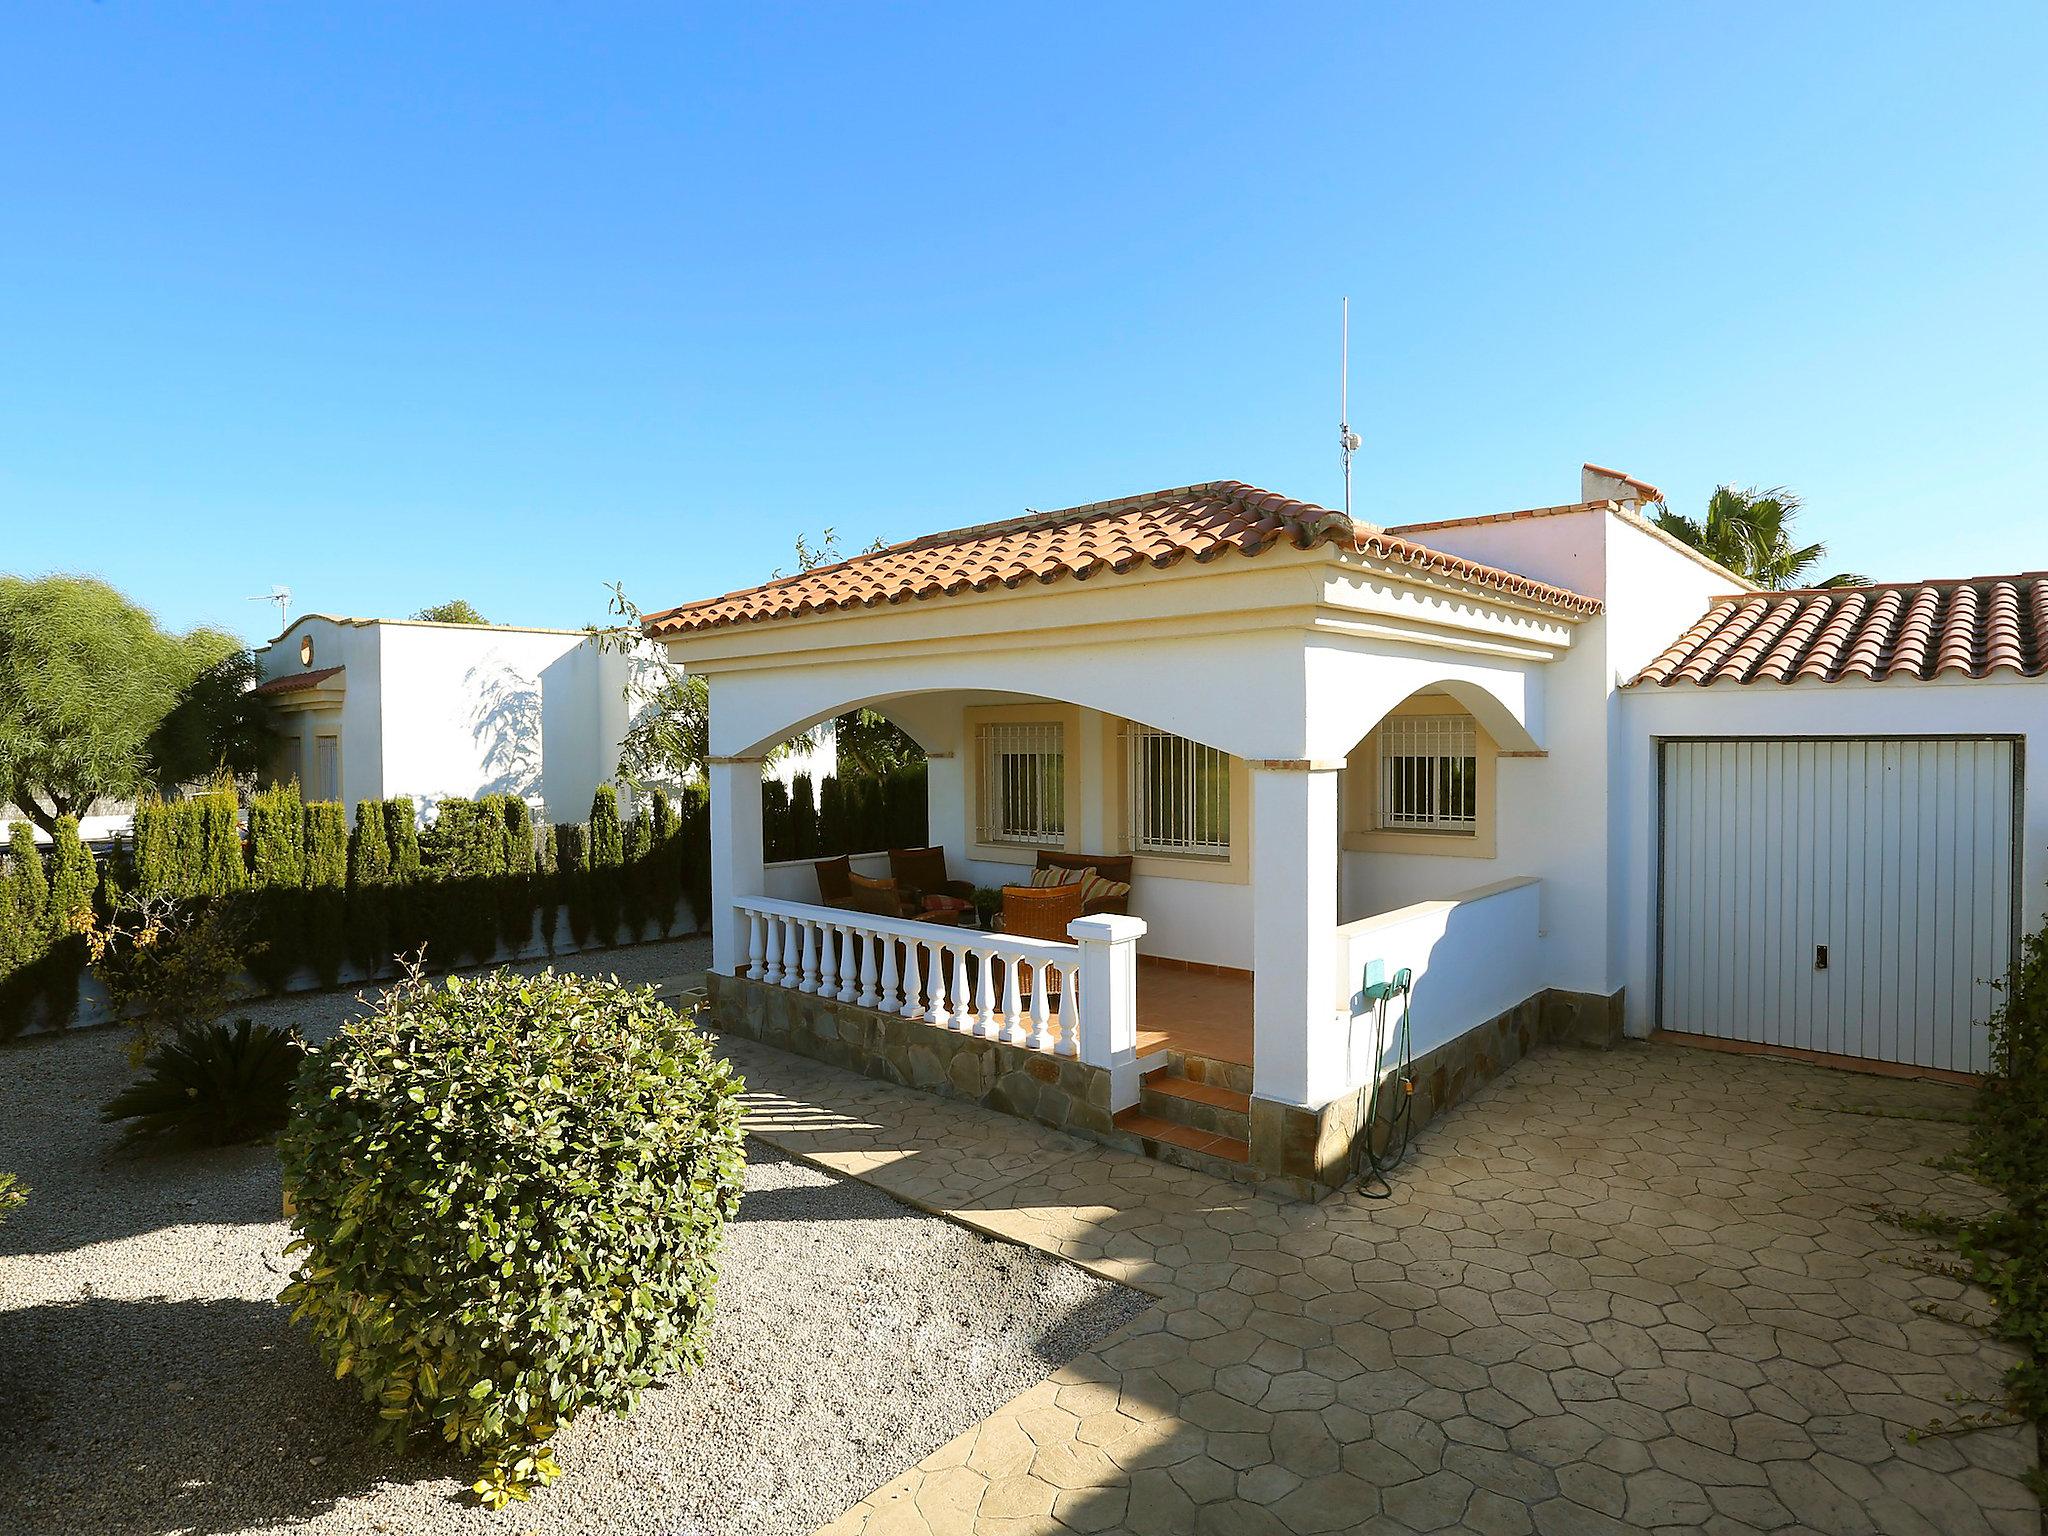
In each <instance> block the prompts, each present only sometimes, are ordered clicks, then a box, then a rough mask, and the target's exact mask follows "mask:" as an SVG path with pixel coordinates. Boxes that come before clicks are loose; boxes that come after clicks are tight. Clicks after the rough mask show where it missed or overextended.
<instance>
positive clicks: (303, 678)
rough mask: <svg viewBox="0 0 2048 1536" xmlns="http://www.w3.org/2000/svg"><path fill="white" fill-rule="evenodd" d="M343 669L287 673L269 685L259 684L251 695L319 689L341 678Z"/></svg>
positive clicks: (315, 669)
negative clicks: (328, 681)
mask: <svg viewBox="0 0 2048 1536" xmlns="http://www.w3.org/2000/svg"><path fill="white" fill-rule="evenodd" d="M342 671H343V669H342V668H341V667H315V668H314V669H313V670H312V671H310V672H287V673H285V674H284V676H282V677H273V678H272V679H271V680H270V681H269V682H267V683H258V684H257V685H256V686H255V687H254V688H252V689H250V690H249V691H250V692H251V693H303V692H304V691H305V690H306V689H308V688H318V687H319V686H320V685H321V684H322V683H324V682H326V681H327V679H329V678H330V677H339V676H341V674H342Z"/></svg>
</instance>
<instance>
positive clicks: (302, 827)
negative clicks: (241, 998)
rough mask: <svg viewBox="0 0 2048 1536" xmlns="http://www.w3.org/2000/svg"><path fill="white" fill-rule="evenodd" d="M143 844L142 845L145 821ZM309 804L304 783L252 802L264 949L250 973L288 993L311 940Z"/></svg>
mask: <svg viewBox="0 0 2048 1536" xmlns="http://www.w3.org/2000/svg"><path fill="white" fill-rule="evenodd" d="M136 826H137V843H138V847H139V846H140V827H141V821H140V818H139V813H138V819H137V822H136ZM305 885H306V804H305V801H304V800H303V799H301V798H300V795H299V785H298V781H297V780H296V779H295V780H292V781H291V782H290V783H286V784H279V785H277V786H275V787H274V788H271V789H264V790H258V791H257V792H256V793H255V794H254V795H252V796H250V798H249V900H250V903H251V908H252V912H251V918H250V927H251V930H252V933H253V935H254V937H255V939H256V941H257V944H258V946H259V947H258V948H257V950H256V952H255V953H254V954H252V955H251V956H250V957H249V974H250V975H252V976H254V977H255V978H256V979H257V981H259V982H261V983H262V984H263V987H264V990H266V991H268V992H272V993H277V992H282V991H283V990H284V989H285V984H286V983H287V982H289V981H290V980H291V978H292V973H293V972H294V971H296V970H297V969H298V968H299V961H300V958H301V951H302V949H303V948H304V945H305V935H306V900H305Z"/></svg>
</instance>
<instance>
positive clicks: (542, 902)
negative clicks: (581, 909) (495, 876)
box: [533, 826, 562, 957]
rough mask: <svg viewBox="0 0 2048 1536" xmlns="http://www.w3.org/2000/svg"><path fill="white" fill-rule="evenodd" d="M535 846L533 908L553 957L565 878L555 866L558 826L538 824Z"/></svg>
mask: <svg viewBox="0 0 2048 1536" xmlns="http://www.w3.org/2000/svg"><path fill="white" fill-rule="evenodd" d="M536 833H537V835H536V836H535V838H534V850H533V909H534V915H535V919H536V922H537V925H538V926H539V928H540V941H541V944H542V945H543V946H544V947H545V948H546V950H547V952H548V954H549V956H550V957H552V956H553V955H554V952H555V929H556V927H557V926H559V924H560V923H561V920H562V879H561V876H560V874H559V873H558V872H557V871H556V869H555V829H554V828H553V827H547V826H543V827H539V828H537V829H536Z"/></svg>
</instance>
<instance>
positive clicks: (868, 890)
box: [847, 875, 903, 917]
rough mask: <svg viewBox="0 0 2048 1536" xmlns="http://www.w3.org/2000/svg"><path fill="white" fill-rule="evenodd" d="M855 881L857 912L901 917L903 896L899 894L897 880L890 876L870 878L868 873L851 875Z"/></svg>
mask: <svg viewBox="0 0 2048 1536" xmlns="http://www.w3.org/2000/svg"><path fill="white" fill-rule="evenodd" d="M847 878H848V879H849V880H851V881H852V882H853V908H854V910H855V911H856V912H872V913H874V914H875V915H876V916H877V917H901V916H902V915H903V898H902V897H901V896H900V895H898V894H897V891H896V882H895V881H894V880H890V879H888V878H886V877H885V878H883V879H879V880H875V879H870V878H869V877H868V876H866V875H849V876H848V877H847Z"/></svg>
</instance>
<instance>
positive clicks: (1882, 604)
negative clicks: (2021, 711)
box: [1631, 572, 2048, 687]
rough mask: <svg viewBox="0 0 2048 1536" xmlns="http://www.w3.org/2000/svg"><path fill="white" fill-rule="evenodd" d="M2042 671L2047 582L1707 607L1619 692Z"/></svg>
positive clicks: (1765, 596) (1808, 595)
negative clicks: (1682, 685)
mask: <svg viewBox="0 0 2048 1536" xmlns="http://www.w3.org/2000/svg"><path fill="white" fill-rule="evenodd" d="M1999 672H2012V673H2016V674H2018V675H2019V676H2021V677H2039V676H2041V675H2042V673H2043V672H2048V573H2042V572H2030V573H2028V574H2026V575H2024V576H1979V577H1973V578H1971V579H1969V580H1967V581H1925V582H1910V583H1906V584H1904V585H1900V586H1885V587H1845V588H1841V589H1839V590H1834V591H1827V592H1755V593H1743V594H1741V595H1739V596H1733V597H1723V598H1717V599H1715V601H1714V603H1713V605H1712V606H1711V607H1709V608H1708V610H1707V612H1706V615H1705V616H1704V617H1703V618H1701V620H1700V621H1699V622H1698V623H1697V624H1695V625H1693V626H1692V628H1690V629H1688V630H1687V631H1686V632H1685V633H1684V634H1683V635H1680V636H1679V637H1678V639H1677V641H1676V642H1674V643H1673V644H1672V646H1671V647H1670V649H1668V650H1666V651H1665V652H1664V654H1663V655H1661V656H1659V657H1658V658H1657V659H1656V660H1655V661H1653V662H1651V663H1650V664H1649V666H1647V667H1645V668H1644V669H1643V670H1642V672H1641V673H1640V674H1639V675H1638V676H1637V677H1636V679H1635V682H1634V683H1633V684H1631V686H1637V685H1640V684H1644V683H1655V684H1657V685H1658V686H1660V687H1669V686H1671V685H1672V684H1674V683H1698V684H1706V683H1724V682H1737V683H1789V682H1794V681H1799V680H1804V679H1817V680H1818V681H1821V682H1826V683H1832V682H1838V681H1840V680H1842V679H1844V678H1852V679H1861V680H1864V681H1868V682H1883V681H1886V680H1888V679H1890V678H1895V677H1896V678H1911V679H1915V680H1919V681H1927V680H1929V679H1932V678H1937V677H1951V676H1955V677H1989V676H1991V675H1993V674H1994V673H1999Z"/></svg>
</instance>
